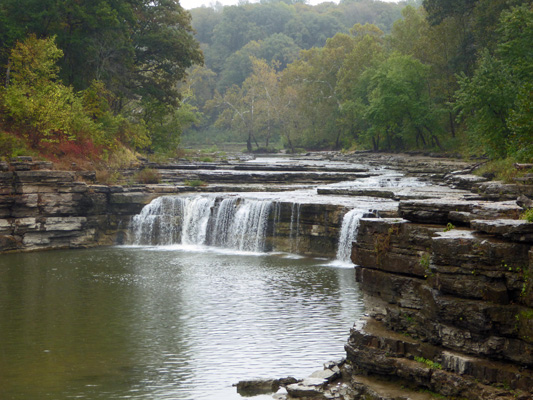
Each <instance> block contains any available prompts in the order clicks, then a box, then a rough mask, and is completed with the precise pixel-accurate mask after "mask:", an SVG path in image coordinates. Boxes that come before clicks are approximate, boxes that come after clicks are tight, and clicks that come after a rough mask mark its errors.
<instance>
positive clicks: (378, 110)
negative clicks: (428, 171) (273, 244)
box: [0, 0, 533, 162]
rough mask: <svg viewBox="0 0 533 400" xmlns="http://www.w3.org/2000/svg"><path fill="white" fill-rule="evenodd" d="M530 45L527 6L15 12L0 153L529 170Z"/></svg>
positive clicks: (279, 1)
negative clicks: (332, 153)
mask: <svg viewBox="0 0 533 400" xmlns="http://www.w3.org/2000/svg"><path fill="white" fill-rule="evenodd" d="M191 18H192V19H191ZM193 28H194V30H193ZM531 43H533V9H532V4H531V1H524V0H423V1H421V0H409V1H407V2H401V3H386V2H382V1H379V0H341V1H340V4H335V3H333V2H326V3H323V4H320V5H318V6H310V5H307V4H306V1H305V0H261V1H260V2H259V3H253V4H250V3H247V2H245V1H244V2H241V4H240V5H239V6H229V7H223V6H221V5H220V3H216V4H215V5H213V6H211V7H205V6H203V7H200V8H196V9H193V10H191V11H190V13H189V12H187V11H185V10H183V9H182V8H181V6H180V5H179V1H178V0H157V1H148V0H98V1H92V0H79V1H73V0H67V1H60V0H16V1H15V0H2V2H0V81H1V82H2V87H1V88H0V157H9V156H11V155H16V154H18V153H19V152H20V151H26V152H27V151H30V152H31V151H33V152H36V153H40V154H44V155H45V156H47V157H49V158H55V159H69V157H67V156H72V155H74V156H76V157H78V158H85V159H91V158H93V159H96V158H102V157H103V158H106V157H109V155H110V154H113V153H117V152H118V151H123V149H124V148H128V149H133V150H141V151H147V152H161V153H165V152H168V151H172V150H174V149H176V148H177V146H178V145H179V144H180V140H181V133H182V131H184V134H185V135H184V136H185V139H186V141H187V142H188V143H197V144H199V143H201V144H217V143H225V142H229V141H234V142H239V143H246V148H247V150H248V151H255V150H270V149H272V148H276V149H279V148H282V147H284V148H286V149H288V150H289V151H298V149H300V148H305V149H341V148H345V149H350V148H352V149H353V148H359V149H372V150H375V151H381V150H388V151H404V150H430V151H453V152H462V153H467V154H473V155H489V156H490V157H492V158H508V157H511V158H513V159H515V160H517V161H521V162H531V161H533V122H532V121H533V115H532V111H531V106H532V103H533V96H532V93H533V90H532V89H533V87H532V86H533V79H532V78H533V47H532V46H531ZM204 62H205V64H204ZM185 78H186V79H185ZM74 158H75V157H74Z"/></svg>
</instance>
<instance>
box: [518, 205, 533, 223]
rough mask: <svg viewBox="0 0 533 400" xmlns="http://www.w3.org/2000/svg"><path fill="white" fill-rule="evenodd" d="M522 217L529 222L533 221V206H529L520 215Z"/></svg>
mask: <svg viewBox="0 0 533 400" xmlns="http://www.w3.org/2000/svg"><path fill="white" fill-rule="evenodd" d="M520 217H521V218H522V219H525V220H526V221H527V222H533V208H529V209H527V210H526V211H524V213H523V214H522V215H521V216H520Z"/></svg>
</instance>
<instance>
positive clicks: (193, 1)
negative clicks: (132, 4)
mask: <svg viewBox="0 0 533 400" xmlns="http://www.w3.org/2000/svg"><path fill="white" fill-rule="evenodd" d="M218 1H219V2H220V3H222V4H224V5H225V6H230V5H236V4H239V0H218ZM324 1H325V0H311V1H310V2H309V4H312V5H316V4H320V3H323V2H324ZM332 1H333V2H334V3H338V2H339V0H332ZM216 2H217V0H180V4H181V6H182V7H183V8H186V9H187V10H190V9H191V8H196V7H202V6H203V5H206V6H209V5H210V4H215V3H216ZM256 2H257V1H256V0H251V1H250V3H256Z"/></svg>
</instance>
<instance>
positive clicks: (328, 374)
mask: <svg viewBox="0 0 533 400" xmlns="http://www.w3.org/2000/svg"><path fill="white" fill-rule="evenodd" d="M340 376H341V375H340V370H339V368H338V367H337V371H333V370H332V369H329V368H328V369H323V370H321V371H315V372H313V373H312V374H311V375H310V376H309V377H310V378H318V379H323V380H325V381H327V382H333V381H334V380H336V379H339V378H340Z"/></svg>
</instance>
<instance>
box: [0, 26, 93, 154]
mask: <svg viewBox="0 0 533 400" xmlns="http://www.w3.org/2000/svg"><path fill="white" fill-rule="evenodd" d="M61 56H62V51H61V50H60V49H58V48H57V46H56V44H55V42H54V39H53V38H52V39H37V38H36V37H35V36H30V37H28V39H26V40H25V41H24V42H19V43H17V45H16V46H15V48H14V49H13V51H12V52H11V56H10V60H11V73H10V79H9V84H8V85H7V87H6V88H5V89H3V90H2V91H1V92H0V95H1V98H0V100H1V104H3V109H2V111H3V112H4V113H5V117H6V119H7V123H8V125H9V126H10V127H11V128H12V129H13V130H15V131H18V132H20V134H21V135H22V136H24V137H25V138H26V139H27V140H28V141H29V143H30V144H31V145H32V147H34V148H37V147H39V145H41V143H42V142H54V141H55V142H57V141H59V140H65V139H66V140H86V141H87V140H89V141H95V142H97V143H100V144H104V143H103V140H102V139H103V136H102V131H101V129H100V126H99V125H98V124H97V123H95V122H94V121H93V120H91V118H90V117H89V116H88V114H87V113H86V111H85V109H84V107H83V101H82V98H81V97H80V96H79V95H78V94H76V93H74V91H73V90H72V88H71V87H68V86H64V85H63V84H62V83H61V82H60V81H58V77H57V75H58V72H59V68H58V67H57V65H56V62H57V60H58V59H59V58H61Z"/></svg>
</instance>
